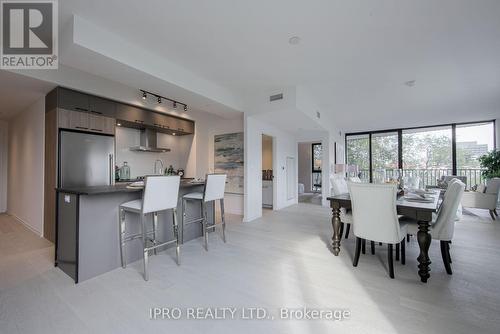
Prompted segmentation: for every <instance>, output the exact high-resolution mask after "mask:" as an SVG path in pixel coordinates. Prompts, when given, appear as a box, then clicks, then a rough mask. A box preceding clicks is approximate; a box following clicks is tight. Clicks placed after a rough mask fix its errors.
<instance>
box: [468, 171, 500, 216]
mask: <svg viewBox="0 0 500 334" xmlns="http://www.w3.org/2000/svg"><path fill="white" fill-rule="evenodd" d="M499 192H500V178H498V177H495V178H492V179H490V180H488V182H487V183H486V189H485V190H484V192H477V191H467V192H465V193H464V196H463V198H462V205H463V206H464V207H467V208H478V209H487V210H489V212H490V216H491V219H493V220H495V216H497V217H498V212H497V204H498V193H499Z"/></svg>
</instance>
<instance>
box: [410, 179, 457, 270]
mask: <svg viewBox="0 0 500 334" xmlns="http://www.w3.org/2000/svg"><path fill="white" fill-rule="evenodd" d="M464 190H465V184H464V183H463V182H462V181H460V180H458V179H457V180H454V181H453V182H450V183H449V184H448V190H447V191H446V195H445V197H444V200H443V203H442V204H441V206H440V207H439V211H438V213H437V215H436V218H435V219H433V222H432V224H431V228H430V231H429V233H430V234H431V236H432V239H435V240H439V241H440V244H441V257H442V258H443V263H444V267H445V269H446V272H447V273H448V275H451V274H452V270H451V256H450V243H451V240H452V239H453V234H454V232H455V220H456V213H457V208H458V205H459V204H460V201H461V200H462V196H463V194H464ZM400 221H401V223H402V224H407V226H408V233H411V234H414V235H417V233H418V224H417V222H416V221H415V220H412V219H410V218H408V217H403V218H401V219H400Z"/></svg>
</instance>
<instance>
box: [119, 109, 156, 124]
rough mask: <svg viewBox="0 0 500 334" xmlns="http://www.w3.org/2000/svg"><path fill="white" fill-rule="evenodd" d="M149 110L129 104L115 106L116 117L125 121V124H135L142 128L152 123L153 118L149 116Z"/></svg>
mask: <svg viewBox="0 0 500 334" xmlns="http://www.w3.org/2000/svg"><path fill="white" fill-rule="evenodd" d="M149 114H151V112H150V111H147V110H144V109H141V108H137V107H133V106H129V105H126V104H118V106H117V108H116V118H117V119H119V120H121V121H126V122H127V124H131V123H132V124H135V125H136V126H135V127H139V128H143V127H145V126H146V125H147V124H150V125H151V126H152V125H153V124H154V121H153V119H152V118H151V117H150V116H149Z"/></svg>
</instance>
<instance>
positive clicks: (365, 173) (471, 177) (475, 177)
mask: <svg viewBox="0 0 500 334" xmlns="http://www.w3.org/2000/svg"><path fill="white" fill-rule="evenodd" d="M482 171H483V170H482V169H480V168H475V169H474V168H463V169H457V175H458V176H466V177H467V189H470V188H471V187H472V186H475V185H477V184H481V183H483V182H484V178H483V176H482V175H481V172H482ZM397 174H398V170H397V169H386V176H387V178H392V177H394V176H397ZM448 175H453V171H452V169H451V168H445V169H404V170H403V176H409V177H416V176H418V177H420V186H421V187H423V188H425V187H427V186H437V180H438V179H440V178H441V177H442V176H448ZM360 178H361V179H362V180H363V181H369V180H370V171H369V170H368V169H362V170H360Z"/></svg>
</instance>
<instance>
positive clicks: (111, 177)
mask: <svg viewBox="0 0 500 334" xmlns="http://www.w3.org/2000/svg"><path fill="white" fill-rule="evenodd" d="M114 176H115V173H114V163H113V154H110V155H109V185H110V186H112V185H114V184H115V178H114Z"/></svg>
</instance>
